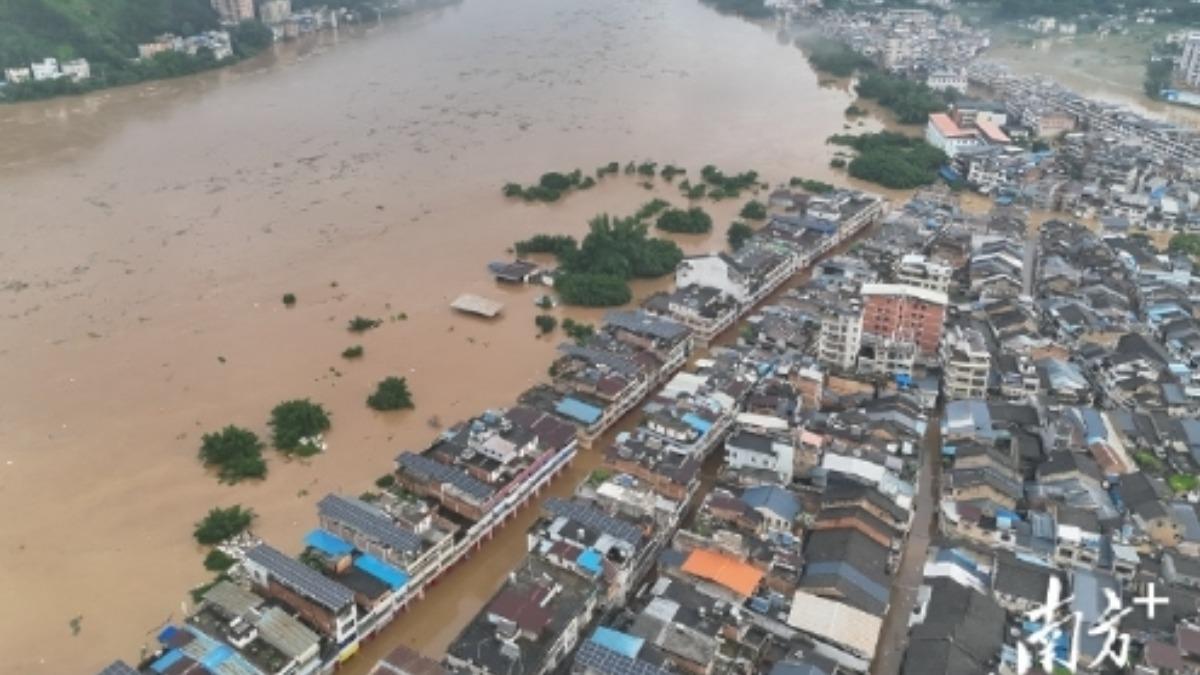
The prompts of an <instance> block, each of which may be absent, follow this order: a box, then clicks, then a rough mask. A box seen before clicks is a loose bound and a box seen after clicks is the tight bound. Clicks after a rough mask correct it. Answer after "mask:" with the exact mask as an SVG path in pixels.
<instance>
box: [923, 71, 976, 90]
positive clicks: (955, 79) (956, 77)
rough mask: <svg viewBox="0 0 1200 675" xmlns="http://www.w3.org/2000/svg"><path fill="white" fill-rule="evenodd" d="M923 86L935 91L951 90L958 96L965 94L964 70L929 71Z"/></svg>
mask: <svg viewBox="0 0 1200 675" xmlns="http://www.w3.org/2000/svg"><path fill="white" fill-rule="evenodd" d="M925 85H926V86H927V87H929V88H930V89H934V90H937V91H946V90H948V89H953V90H955V91H957V92H959V93H960V94H965V93H967V70H966V68H947V69H944V70H934V71H931V72H930V73H929V75H928V77H926V78H925Z"/></svg>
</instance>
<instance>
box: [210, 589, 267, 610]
mask: <svg viewBox="0 0 1200 675" xmlns="http://www.w3.org/2000/svg"><path fill="white" fill-rule="evenodd" d="M204 600H205V601H206V602H209V603H212V604H214V605H216V606H217V607H219V608H221V610H222V611H224V612H225V614H227V615H229V616H245V615H247V614H249V613H250V612H251V611H252V610H254V609H257V608H258V607H259V606H260V605H262V604H263V599H262V598H260V597H259V596H258V595H256V594H254V593H252V592H250V591H248V590H246V589H244V588H242V587H241V586H238V585H237V584H235V583H233V582H232V581H220V582H218V583H217V585H216V586H213V587H212V588H210V589H208V591H207V592H205V593H204Z"/></svg>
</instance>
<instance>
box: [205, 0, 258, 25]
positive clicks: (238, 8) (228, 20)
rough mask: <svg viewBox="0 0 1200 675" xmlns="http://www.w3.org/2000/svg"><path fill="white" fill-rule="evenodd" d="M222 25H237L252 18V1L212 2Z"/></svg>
mask: <svg viewBox="0 0 1200 675" xmlns="http://www.w3.org/2000/svg"><path fill="white" fill-rule="evenodd" d="M212 7H213V9H215V10H216V11H217V16H218V18H220V20H221V23H222V24H237V23H241V22H242V21H248V20H251V19H253V18H254V0H212Z"/></svg>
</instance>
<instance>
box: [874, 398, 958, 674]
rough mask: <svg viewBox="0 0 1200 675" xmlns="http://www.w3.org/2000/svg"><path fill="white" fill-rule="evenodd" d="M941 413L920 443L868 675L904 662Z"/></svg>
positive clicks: (929, 516) (928, 526)
mask: <svg viewBox="0 0 1200 675" xmlns="http://www.w3.org/2000/svg"><path fill="white" fill-rule="evenodd" d="M941 422H942V419H941V410H940V409H939V410H938V412H937V414H934V415H931V416H930V419H929V427H928V429H927V431H926V432H925V439H924V442H923V443H922V444H921V472H920V476H919V477H918V479H917V495H916V512H915V513H914V514H913V520H912V527H911V528H910V529H909V532H908V539H907V540H906V541H905V544H904V552H903V555H902V557H901V561H900V569H899V570H897V572H896V575H895V582H894V583H893V584H892V597H891V601H890V602H889V604H888V612H887V614H886V615H885V616H884V617H883V628H882V629H881V630H880V631H879V644H878V645H877V646H876V648H875V660H874V661H873V662H872V663H871V675H897V673H899V672H900V664H901V663H902V662H903V661H904V648H905V647H906V646H907V644H908V639H907V638H908V618H909V616H911V615H912V610H913V606H914V605H915V604H916V601H917V587H919V586H920V585H921V572H922V570H923V569H924V568H925V556H926V554H927V553H928V551H929V540H930V537H931V535H932V530H933V509H934V505H935V504H936V503H937V494H936V484H935V482H934V477H935V476H936V475H937V472H938V471H939V469H940V464H939V462H940V459H939V458H940V457H941V445H942V430H941Z"/></svg>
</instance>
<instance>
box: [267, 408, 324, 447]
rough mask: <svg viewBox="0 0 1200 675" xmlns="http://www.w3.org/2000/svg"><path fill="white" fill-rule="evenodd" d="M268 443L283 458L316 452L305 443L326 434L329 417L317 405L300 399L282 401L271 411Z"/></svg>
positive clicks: (313, 445)
mask: <svg viewBox="0 0 1200 675" xmlns="http://www.w3.org/2000/svg"><path fill="white" fill-rule="evenodd" d="M268 424H270V425H271V441H272V443H273V444H274V445H275V447H276V448H278V449H279V450H280V451H282V452H283V453H284V454H288V455H293V454H294V455H300V456H307V455H313V454H316V453H318V452H320V448H319V447H317V446H316V445H315V444H313V443H311V442H306V439H313V438H315V437H316V436H318V435H320V434H323V433H325V432H326V431H328V430H329V415H328V414H327V413H326V412H325V408H324V407H322V406H321V404H320V403H313V402H312V401H310V400H308V399H306V398H302V399H294V400H291V401H284V402H283V403H280V404H279V405H277V406H275V407H274V408H273V409H272V410H271V420H270V422H268Z"/></svg>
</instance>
